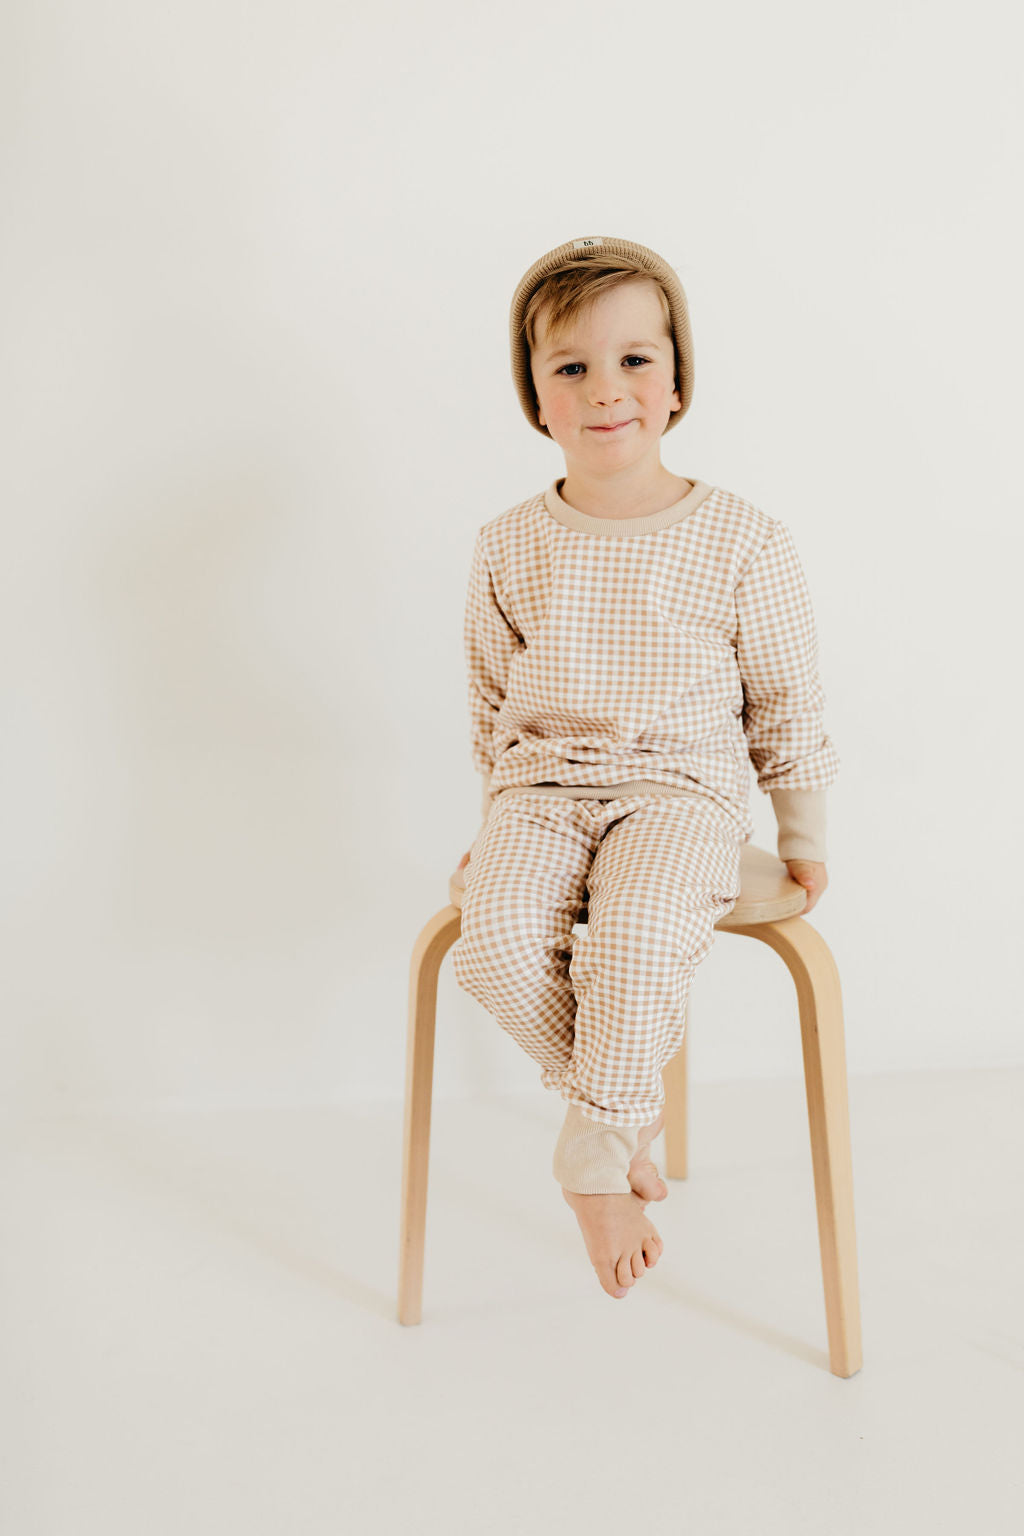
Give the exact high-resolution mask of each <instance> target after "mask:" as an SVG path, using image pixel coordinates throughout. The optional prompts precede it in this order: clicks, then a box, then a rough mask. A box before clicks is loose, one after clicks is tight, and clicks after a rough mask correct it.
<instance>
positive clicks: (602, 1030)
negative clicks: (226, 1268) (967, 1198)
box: [452, 236, 839, 1297]
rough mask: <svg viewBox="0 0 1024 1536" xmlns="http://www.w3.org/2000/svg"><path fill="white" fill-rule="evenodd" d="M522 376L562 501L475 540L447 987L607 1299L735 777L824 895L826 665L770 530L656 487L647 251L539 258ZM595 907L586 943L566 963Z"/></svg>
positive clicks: (665, 391)
mask: <svg viewBox="0 0 1024 1536" xmlns="http://www.w3.org/2000/svg"><path fill="white" fill-rule="evenodd" d="M510 330H511V343H512V371H513V377H514V379H515V383H516V388H517V391H518V394H519V399H520V402H521V404H522V407H523V411H524V413H525V415H526V419H527V421H529V423H530V425H531V426H532V427H534V428H536V430H537V431H538V432H542V433H543V434H544V435H545V436H546V437H550V438H552V439H553V440H554V441H555V442H556V443H557V444H558V446H559V448H560V449H561V450H562V452H563V454H564V455H565V475H564V477H560V478H558V479H556V480H555V481H553V483H552V484H551V485H549V486H548V487H547V489H546V490H544V491H543V492H539V493H538V494H536V495H533V496H530V497H528V498H527V500H525V501H522V502H520V503H519V504H518V505H516V506H514V507H510V508H509V509H508V510H507V511H505V512H503V513H501V514H500V516H497V517H494V518H492V519H491V520H490V521H489V522H487V523H485V524H484V525H483V527H482V528H481V529H480V531H479V533H478V534H477V537H476V545H475V549H474V552H473V559H472V566H471V572H470V578H469V588H468V596H467V602H466V617H465V653H466V663H467V668H468V674H469V705H470V719H471V740H472V753H473V761H474V764H475V766H476V767H477V768H478V770H479V771H480V772H481V774H482V775H483V788H484V806H483V809H484V821H483V824H482V826H481V828H480V830H479V832H478V833H477V836H476V840H475V841H474V843H473V846H472V848H471V849H470V851H469V853H467V854H466V855H464V857H463V859H462V861H461V862H460V865H459V867H460V868H462V867H463V866H465V867H466V875H465V898H464V904H463V908H462V923H461V933H460V936H459V938H458V940H457V941H456V944H455V946H454V949H453V952H452V953H453V966H454V972H455V976H456V979H457V981H458V983H459V985H460V986H461V987H463V988H464V989H465V990H466V991H467V992H469V993H470V994H471V995H472V996H474V997H476V998H477V999H478V1001H479V1002H481V1003H482V1004H483V1005H484V1007H485V1008H487V1009H488V1011H489V1012H490V1013H492V1014H493V1016H494V1017H495V1018H496V1019H497V1021H498V1023H499V1024H501V1025H502V1027H503V1028H505V1029H506V1030H508V1032H509V1033H510V1034H511V1035H512V1037H513V1039H515V1040H516V1041H517V1042H518V1043H519V1044H520V1045H521V1046H522V1047H523V1048H524V1049H525V1050H526V1051H527V1052H528V1053H529V1054H530V1056H531V1057H532V1058H533V1059H534V1060H535V1061H536V1062H537V1064H538V1065H539V1067H540V1069H541V1082H542V1083H543V1084H544V1086H545V1087H547V1088H551V1089H554V1090H556V1091H557V1092H558V1093H559V1094H560V1095H561V1097H562V1098H563V1099H565V1101H566V1104H567V1110H566V1116H565V1123H564V1125H563V1126H562V1129H561V1132H560V1135H559V1138H558V1143H557V1145H556V1147H555V1153H554V1161H553V1169H554V1174H555V1177H556V1179H557V1180H558V1182H559V1183H560V1185H561V1186H562V1190H563V1193H564V1196H565V1199H566V1201H567V1202H568V1204H569V1205H570V1206H571V1207H572V1209H573V1211H574V1212H575V1215H576V1218H577V1220H578V1222H579V1225H580V1228H581V1230H582V1233H583V1237H584V1241H585V1243H586V1248H587V1252H588V1254H589V1256H590V1260H591V1263H592V1264H593V1266H594V1269H595V1270H596V1272H597V1276H598V1279H599V1280H600V1283H601V1285H602V1287H603V1289H604V1290H605V1291H607V1293H608V1294H609V1295H610V1296H616V1297H623V1296H626V1295H627V1294H628V1292H629V1288H630V1287H631V1286H632V1285H633V1284H634V1283H635V1281H636V1280H637V1279H639V1278H640V1277H641V1276H642V1275H643V1274H645V1273H646V1270H647V1269H648V1268H649V1267H651V1266H653V1265H654V1264H656V1263H657V1262H658V1259H659V1257H660V1256H661V1253H662V1242H661V1238H660V1237H659V1235H658V1232H657V1230H656V1228H655V1227H654V1225H653V1224H652V1222H651V1221H650V1219H649V1217H648V1215H647V1205H648V1203H649V1202H651V1201H657V1200H663V1199H664V1198H665V1197H666V1195H667V1194H668V1189H667V1187H666V1185H665V1184H664V1182H663V1181H662V1180H661V1178H660V1177H659V1175H658V1171H657V1168H656V1167H655V1166H654V1164H653V1162H652V1161H651V1159H650V1155H649V1148H650V1144H651V1142H652V1140H653V1139H654V1137H655V1136H656V1135H657V1134H658V1132H659V1131H660V1130H661V1129H662V1126H663V1123H664V1109H663V1105H664V1088H663V1084H662V1078H661V1071H662V1068H663V1067H664V1065H665V1064H666V1062H668V1061H669V1060H670V1059H671V1058H672V1056H674V1055H675V1053H676V1052H677V1051H678V1049H679V1047H680V1045H681V1043H682V1033H683V1029H684V1027H685V1008H686V998H687V993H688V990H689V987H690V984H691V982H692V980H693V976H694V972H695V970H696V968H697V966H698V965H699V963H700V961H701V960H703V959H704V958H705V956H706V955H707V954H708V953H709V952H710V950H711V947H712V944H713V942H714V936H715V935H714V928H715V924H716V923H717V922H718V921H719V919H720V918H722V917H724V916H725V915H726V914H727V913H728V912H730V911H731V910H732V908H733V907H734V905H735V903H736V900H737V898H738V896H739V862H740V847H741V845H742V844H743V843H746V842H749V840H750V838H751V836H752V834H753V830H754V829H753V823H752V821H751V818H750V812H749V806H748V791H749V775H750V764H751V763H753V766H754V769H755V772H756V776H757V783H758V787H759V789H761V790H762V791H763V792H765V793H769V794H770V795H771V797H772V803H773V808H774V811H775V815H776V819H777V822H778V852H779V857H780V859H782V860H783V861H784V862H785V864H786V867H787V869H788V871H789V873H790V875H791V876H792V878H793V879H794V880H796V881H798V882H799V883H800V884H801V885H803V886H804V887H805V888H806V890H807V897H808V899H807V905H806V906H805V908H804V911H805V912H807V911H809V910H810V909H811V908H812V907H813V906H814V904H815V903H816V901H817V900H818V898H819V896H820V895H821V893H822V892H823V891H824V889H825V885H826V872H825V858H826V852H825V790H826V788H827V786H828V785H829V784H831V783H832V782H833V781H834V780H835V778H836V776H837V772H838V767H839V758H838V756H837V753H836V750H835V748H834V746H833V744H832V742H831V740H830V738H829V737H828V736H827V735H826V734H825V730H824V725H823V716H822V710H823V707H824V703H825V699H824V694H823V691H822V686H821V682H820V679H819V675H818V670H817V658H818V642H817V636H816V631H815V624H814V617H813V612H812V608H811V602H810V598H809V595H808V591H807V586H806V583H805V580H804V575H803V571H802V568H801V565H800V562H799V559H798V556H797V553H796V550H795V548H794V544H793V539H792V537H791V535H790V533H789V530H788V528H787V526H786V525H785V523H782V522H780V521H778V520H777V519H776V518H773V517H771V516H769V515H768V514H767V513H765V512H762V511H760V510H759V509H758V508H757V507H756V506H753V505H752V504H751V503H750V502H749V501H746V500H744V499H743V498H742V497H740V496H737V495H734V494H733V493H732V492H730V491H727V490H724V489H722V488H721V487H720V486H713V485H709V484H707V483H706V482H705V481H703V480H700V479H698V478H693V479H685V478H683V477H681V476H679V475H675V474H673V473H672V472H671V471H670V470H668V469H667V468H666V467H665V466H664V465H663V464H662V462H661V437H662V434H663V433H664V432H666V431H668V430H670V429H671V428H672V427H674V426H676V425H677V423H678V422H679V421H681V420H682V417H683V416H684V414H685V413H686V410H687V408H688V407H689V404H690V401H691V398H692V394H693V347H692V342H691V337H690V323H689V315H688V310H687V303H686V296H685V294H684V292H683V289H682V286H681V284H680V282H679V278H678V276H677V274H676V272H675V271H674V269H673V268H672V267H671V266H670V265H669V264H668V263H667V262H666V261H664V260H663V259H662V258H661V257H660V256H658V255H657V254H656V253H655V252H654V251H651V250H648V249H647V248H646V247H645V246H642V245H637V244H636V243H635V242H633V241H631V240H621V239H614V238H611V237H609V236H589V237H587V238H584V239H579V240H571V241H569V242H568V243H567V244H566V245H561V246H558V247H556V248H555V249H554V250H551V251H549V252H547V254H546V255H544V256H542V257H541V258H540V259H539V260H538V261H537V262H535V263H534V265H533V266H532V267H531V268H530V269H529V271H528V272H527V273H526V275H525V276H524V277H523V279H522V280H521V282H520V283H519V286H518V287H517V289H516V292H515V296H514V298H513V300H512V310H511V319H510ZM584 899H586V902H587V909H588V910H587V924H586V931H585V933H583V934H580V935H577V936H574V934H573V929H574V926H575V925H576V923H577V921H578V918H579V914H580V911H581V908H582V906H583V903H584Z"/></svg>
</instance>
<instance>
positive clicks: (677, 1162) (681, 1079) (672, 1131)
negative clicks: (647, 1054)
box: [661, 993, 691, 1179]
mask: <svg viewBox="0 0 1024 1536" xmlns="http://www.w3.org/2000/svg"><path fill="white" fill-rule="evenodd" d="M690 1001H691V994H690V993H687V997H686V1023H685V1027H684V1029H683V1043H682V1045H681V1046H680V1047H679V1050H678V1051H677V1052H676V1054H675V1055H674V1056H673V1057H672V1059H671V1060H670V1061H667V1062H666V1063H665V1065H664V1067H663V1068H662V1070H661V1080H662V1082H663V1083H664V1084H665V1174H666V1177H668V1178H670V1179H685V1178H686V1172H687V1162H686V1154H687V1123H686V1113H687V1077H686V1059H687V1058H686V1047H687V1043H688V1041H689V1039H690V1018H691V1013H690Z"/></svg>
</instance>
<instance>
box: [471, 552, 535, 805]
mask: <svg viewBox="0 0 1024 1536" xmlns="http://www.w3.org/2000/svg"><path fill="white" fill-rule="evenodd" d="M522 644H523V641H522V637H521V636H520V634H519V633H518V631H517V630H516V628H515V626H514V625H513V624H512V622H511V620H510V619H509V618H508V617H507V615H506V613H505V611H504V609H503V608H502V606H501V601H500V599H499V596H498V592H497V590H496V588H495V584H494V578H493V575H492V573H491V569H490V566H489V565H488V562H487V555H486V553H485V551H484V546H483V538H482V536H481V535H480V534H478V535H477V540H476V545H475V547H474V550H473V560H472V564H471V567H470V575H469V588H468V591H467V594H466V618H465V628H464V647H465V657H466V672H467V678H468V696H469V720H470V746H471V751H472V757H473V766H474V768H476V770H477V771H478V773H480V774H481V775H482V779H483V806H482V810H483V813H484V815H486V813H487V808H488V807H489V803H490V795H489V791H488V781H489V779H490V775H491V770H492V768H493V767H494V747H493V744H492V734H493V731H494V724H495V721H496V719H497V717H498V712H499V710H500V709H501V705H502V702H503V700H504V698H505V689H506V685H507V682H508V673H509V667H510V666H511V663H512V657H513V656H514V655H515V653H516V651H517V650H519V648H520V647H521V646H522Z"/></svg>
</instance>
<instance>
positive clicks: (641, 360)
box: [555, 353, 650, 379]
mask: <svg viewBox="0 0 1024 1536" xmlns="http://www.w3.org/2000/svg"><path fill="white" fill-rule="evenodd" d="M622 361H623V362H624V363H649V362H650V358H649V357H637V356H636V354H635V353H630V355H629V356H628V357H624V358H623V359H622ZM582 367H583V364H582V363H563V364H562V366H561V368H556V369H555V372H556V373H565V370H566V369H567V368H582ZM566 377H567V378H570V379H575V378H578V377H579V375H578V374H575V373H570V374H567V375H566Z"/></svg>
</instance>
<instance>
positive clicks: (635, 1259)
mask: <svg viewBox="0 0 1024 1536" xmlns="http://www.w3.org/2000/svg"><path fill="white" fill-rule="evenodd" d="M630 1265H631V1268H632V1270H633V1277H634V1279H636V1280H639V1279H640V1276H641V1275H646V1273H647V1261H646V1259H645V1258H644V1251H643V1248H638V1249H637V1250H636V1252H635V1253H634V1254H633V1255H632V1258H631V1260H630Z"/></svg>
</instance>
